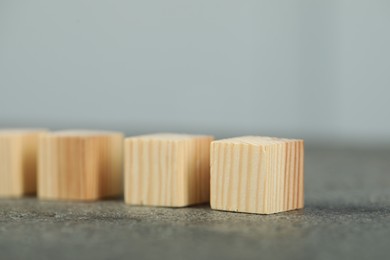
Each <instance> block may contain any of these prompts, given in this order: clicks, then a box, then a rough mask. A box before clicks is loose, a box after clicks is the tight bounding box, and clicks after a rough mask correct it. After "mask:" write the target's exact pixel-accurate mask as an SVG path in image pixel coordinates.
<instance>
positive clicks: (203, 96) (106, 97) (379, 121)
mask: <svg viewBox="0 0 390 260" xmlns="http://www.w3.org/2000/svg"><path fill="white" fill-rule="evenodd" d="M389 96H390V1H387V0H371V1H369V0H366V1H360V0H337V1H335V0H326V1H325V0H323V1H315V0H293V1H291V0H280V1H275V0H269V1H264V0H257V1H249V0H245V1H233V0H196V1H194V0H191V1H185V0H184V1H183V0H164V1H158V0H149V1H148V0H143V1H119V0H116V1H103V0H94V1H92V0H91V1H86V0H82V1H80V0H67V1H52V0H46V1H28V0H24V1H15V0H0V126H1V127H20V126H45V127H49V128H52V129H60V128H70V127H77V128H103V129H114V130H122V131H125V132H127V133H128V134H138V133H144V132H156V131H179V132H189V133H211V134H215V135H217V137H225V136H232V135H243V134H262V135H273V136H286V137H299V138H305V139H306V140H307V141H308V142H309V143H312V144H315V143H327V144H346V145H354V144H358V145H390V120H389V111H390V105H389Z"/></svg>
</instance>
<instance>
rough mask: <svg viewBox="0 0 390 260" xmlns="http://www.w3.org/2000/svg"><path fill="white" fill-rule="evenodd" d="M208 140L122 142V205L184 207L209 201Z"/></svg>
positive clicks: (166, 137) (169, 137) (170, 137)
mask: <svg viewBox="0 0 390 260" xmlns="http://www.w3.org/2000/svg"><path fill="white" fill-rule="evenodd" d="M212 140H213V137H211V136H197V135H181V134H154V135H143V136H136V137H130V138H126V140H125V202H126V203H128V204H133V205H149V206H167V207H183V206H188V205H192V204H197V203H203V202H208V201H209V199H210V143H211V141H212Z"/></svg>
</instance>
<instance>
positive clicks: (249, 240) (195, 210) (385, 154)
mask: <svg viewBox="0 0 390 260" xmlns="http://www.w3.org/2000/svg"><path fill="white" fill-rule="evenodd" d="M305 155H306V162H305V197H306V199H305V203H306V206H305V209H303V210H297V211H291V212H286V213H280V214H275V215H253V214H241V213H232V212H221V211H213V210H211V209H210V207H209V206H208V205H200V206H194V207H189V208H179V209H171V208H149V207H132V206H128V205H125V204H124V203H123V202H122V201H121V200H111V201H101V202H94V203H76V202H42V201H38V200H36V199H35V198H26V199H20V200H19V199H14V200H11V199H2V200H0V259H202V258H210V259H260V258H264V259H379V258H381V259H389V258H390V150H356V149H355V150H351V149H329V148H327V149H325V148H323V149H319V148H316V149H313V148H312V149H306V153H305Z"/></svg>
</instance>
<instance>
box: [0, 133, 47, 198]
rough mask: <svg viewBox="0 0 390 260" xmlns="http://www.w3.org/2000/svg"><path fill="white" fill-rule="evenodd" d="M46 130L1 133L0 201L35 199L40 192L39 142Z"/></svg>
mask: <svg viewBox="0 0 390 260" xmlns="http://www.w3.org/2000/svg"><path fill="white" fill-rule="evenodd" d="M44 132H45V130H41V129H4V130H0V197H21V196H24V195H33V194H35V193H36V190H37V181H36V179H37V154H38V139H39V136H40V135H42V134H43V133H44Z"/></svg>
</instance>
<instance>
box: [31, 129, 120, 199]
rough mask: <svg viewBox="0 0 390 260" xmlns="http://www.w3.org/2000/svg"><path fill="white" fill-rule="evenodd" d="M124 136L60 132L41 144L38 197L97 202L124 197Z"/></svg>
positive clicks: (48, 137) (44, 136) (99, 132)
mask: <svg viewBox="0 0 390 260" xmlns="http://www.w3.org/2000/svg"><path fill="white" fill-rule="evenodd" d="M122 163H123V135H122V134H121V133H117V132H105V131H82V130H77V131H61V132H53V133H48V134H46V135H43V136H42V137H41V139H40V143H39V167H38V169H39V170H38V197H39V198H41V199H58V200H82V201H88V200H98V199H102V198H107V197H115V196H118V195H120V194H122V191H123V188H122V187H123V184H122V180H123V178H122V168H123V166H122Z"/></svg>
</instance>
